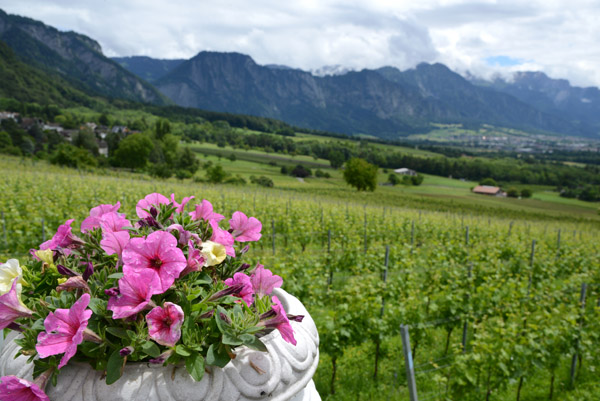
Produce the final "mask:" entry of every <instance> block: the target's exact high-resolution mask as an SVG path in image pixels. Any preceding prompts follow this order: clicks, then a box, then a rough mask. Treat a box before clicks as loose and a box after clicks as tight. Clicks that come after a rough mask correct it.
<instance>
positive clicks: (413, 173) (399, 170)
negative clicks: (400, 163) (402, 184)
mask: <svg viewBox="0 0 600 401" xmlns="http://www.w3.org/2000/svg"><path fill="white" fill-rule="evenodd" d="M394 173H396V174H400V175H410V176H413V177H414V176H416V175H417V172H416V171H415V170H411V169H409V168H406V167H402V168H397V169H396V170H394Z"/></svg>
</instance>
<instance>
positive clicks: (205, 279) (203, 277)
mask: <svg viewBox="0 0 600 401" xmlns="http://www.w3.org/2000/svg"><path fill="white" fill-rule="evenodd" d="M211 283H212V278H210V276H209V275H208V274H206V273H204V272H202V273H200V274H198V276H197V277H196V279H195V280H194V285H202V284H211Z"/></svg>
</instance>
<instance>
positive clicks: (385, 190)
mask: <svg viewBox="0 0 600 401" xmlns="http://www.w3.org/2000/svg"><path fill="white" fill-rule="evenodd" d="M188 146H190V147H191V148H192V149H193V150H194V151H195V152H197V153H198V155H199V157H200V158H201V159H202V160H203V161H208V160H210V161H212V162H213V163H219V164H221V165H222V166H223V168H224V169H225V170H226V171H227V172H228V173H230V174H232V175H239V176H241V177H243V178H245V179H246V180H249V178H250V176H256V177H258V176H261V175H264V176H266V177H268V178H271V179H272V180H273V182H274V185H275V188H276V189H281V190H286V191H297V192H300V193H305V194H312V193H318V194H322V195H327V196H331V197H334V198H336V199H340V200H342V201H348V200H352V201H353V202H362V203H364V204H377V205H381V206H386V205H390V206H392V205H394V206H398V205H403V206H406V207H414V208H427V209H433V210H442V211H452V212H460V213H472V214H487V213H494V214H499V215H504V216H506V217H510V218H521V217H524V218H527V217H530V218H544V219H560V220H570V219H575V220H581V221H585V220H589V221H593V222H596V223H598V222H600V215H599V214H598V207H599V205H598V203H590V202H583V201H580V200H577V199H567V198H562V197H560V196H559V194H558V193H557V192H553V191H551V188H550V187H548V186H531V185H529V186H517V187H519V188H521V187H527V188H530V189H532V190H533V197H532V198H531V199H514V198H501V197H494V196H486V195H478V194H474V193H472V192H471V188H473V187H474V186H476V185H477V183H476V182H473V181H462V180H459V179H451V178H446V177H438V176H432V175H428V174H425V175H424V177H425V179H424V181H423V184H422V185H420V186H403V185H398V186H394V187H392V186H386V185H382V184H384V183H386V182H387V180H388V175H389V174H390V173H391V170H388V172H387V173H385V172H384V170H383V169H380V170H379V173H378V178H377V180H378V183H379V185H378V187H377V190H376V191H375V192H374V193H358V192H357V191H356V190H354V189H353V188H351V187H349V186H348V185H347V184H346V183H345V181H344V179H343V170H341V169H338V170H336V169H332V168H331V167H329V164H328V161H327V160H323V159H316V160H315V159H314V158H312V157H309V156H291V155H282V154H274V153H265V152H261V151H259V150H247V151H246V150H241V149H234V148H231V147H224V148H220V147H218V146H216V145H212V144H197V143H195V144H190V145H188ZM217 154H221V155H222V156H223V157H221V158H219V157H218V156H216V155H217ZM230 154H234V155H235V156H236V160H235V161H231V160H229V159H228V158H227V157H228V156H229V155H230ZM297 164H303V165H305V166H308V167H310V168H311V169H312V170H313V174H314V171H315V169H316V168H320V169H321V170H323V171H326V172H328V173H329V174H330V175H331V178H315V177H309V178H305V179H304V180H298V179H297V178H295V177H291V176H288V175H283V174H281V171H280V170H281V166H284V165H285V166H287V167H293V166H295V165H297ZM197 175H198V176H200V177H202V176H204V172H203V171H200V172H199V173H197Z"/></svg>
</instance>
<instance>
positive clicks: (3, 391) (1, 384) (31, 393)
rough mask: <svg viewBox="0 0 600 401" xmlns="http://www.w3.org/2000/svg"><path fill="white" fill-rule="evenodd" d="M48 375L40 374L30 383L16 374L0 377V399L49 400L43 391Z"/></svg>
mask: <svg viewBox="0 0 600 401" xmlns="http://www.w3.org/2000/svg"><path fill="white" fill-rule="evenodd" d="M47 380H48V376H47V375H45V374H42V375H40V376H38V378H37V379H35V381H34V382H33V383H32V382H30V381H28V380H25V379H21V378H19V377H17V376H4V377H1V378H0V400H2V401H50V398H48V396H47V395H46V393H45V392H44V390H43V389H44V388H45V387H46V382H47Z"/></svg>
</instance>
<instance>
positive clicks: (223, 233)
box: [208, 220, 235, 257]
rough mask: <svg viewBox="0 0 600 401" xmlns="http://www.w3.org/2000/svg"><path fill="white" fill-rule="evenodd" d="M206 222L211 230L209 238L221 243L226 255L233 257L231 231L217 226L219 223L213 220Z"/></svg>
mask: <svg viewBox="0 0 600 401" xmlns="http://www.w3.org/2000/svg"><path fill="white" fill-rule="evenodd" d="M208 224H210V226H211V227H212V230H213V233H212V236H211V237H210V240H211V241H213V242H216V243H218V244H221V245H223V246H224V247H225V252H226V253H227V255H229V256H233V257H235V249H233V242H234V239H233V236H232V235H231V233H230V232H229V231H227V230H223V229H222V228H221V227H219V223H217V222H216V221H215V220H211V221H209V222H208Z"/></svg>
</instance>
